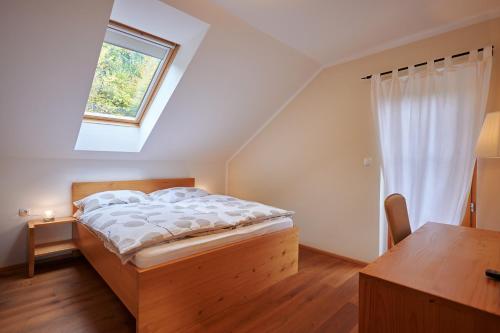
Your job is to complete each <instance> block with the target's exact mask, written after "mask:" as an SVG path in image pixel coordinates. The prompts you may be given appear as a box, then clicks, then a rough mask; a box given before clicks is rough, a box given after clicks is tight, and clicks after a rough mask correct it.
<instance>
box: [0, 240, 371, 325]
mask: <svg viewBox="0 0 500 333" xmlns="http://www.w3.org/2000/svg"><path fill="white" fill-rule="evenodd" d="M361 268H362V266H359V265H356V264H353V263H350V262H347V261H343V260H341V259H336V258H333V257H329V256H326V255H323V254H319V253H315V252H313V251H308V250H306V249H302V250H301V252H300V261H299V273H298V274H296V275H294V276H291V277H289V278H287V279H285V280H283V281H281V282H279V283H277V284H276V285H274V286H272V287H271V288H268V289H267V290H265V291H264V292H262V293H261V294H259V295H257V296H256V297H254V298H252V299H250V300H248V301H247V302H245V303H243V304H240V305H238V306H235V307H232V308H231V309H228V310H226V311H223V312H221V313H217V314H216V315H214V316H212V317H210V318H207V319H206V320H205V321H203V322H202V323H198V324H195V325H193V326H192V327H191V328H190V329H189V330H188V332H190V333H194V332H217V333H219V332H278V333H281V332H283V333H285V332H286V333H288V332H296V333H301V332H314V333H319V332H336V333H355V332H357V323H358V304H357V303H358V301H357V295H358V274H357V273H358V271H359V270H360V269H361ZM0 327H1V331H2V332H9V333H10V332H13V333H14V332H15V333H27V332H29V333H31V332H82V333H83V332H85V333H86V332H90V333H97V332H106V333H108V332H124V333H127V332H134V331H135V320H134V318H133V317H132V316H131V315H130V314H129V312H128V311H127V309H126V308H125V307H124V306H123V304H122V303H121V302H120V301H119V300H118V298H117V297H116V296H115V295H114V294H113V293H112V291H111V290H110V289H109V288H108V286H107V285H106V283H105V282H104V281H103V280H102V279H101V278H100V277H99V276H98V274H97V273H96V272H95V271H94V270H93V268H92V267H91V266H90V265H89V264H88V263H87V262H86V261H85V259H83V258H75V259H67V260H63V261H58V262H50V263H44V264H40V265H38V266H37V274H36V275H35V277H34V278H32V279H26V278H25V275H24V272H23V271H22V270H17V271H7V272H0Z"/></svg>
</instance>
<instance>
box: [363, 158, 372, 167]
mask: <svg viewBox="0 0 500 333" xmlns="http://www.w3.org/2000/svg"><path fill="white" fill-rule="evenodd" d="M371 165H372V158H371V157H365V158H363V166H364V167H365V168H368V167H369V166H371Z"/></svg>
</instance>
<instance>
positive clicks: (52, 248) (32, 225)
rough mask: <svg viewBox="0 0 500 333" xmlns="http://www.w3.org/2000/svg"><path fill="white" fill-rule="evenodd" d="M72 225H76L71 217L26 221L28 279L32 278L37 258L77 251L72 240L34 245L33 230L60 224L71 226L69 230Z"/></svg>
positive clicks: (74, 219)
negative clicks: (47, 220)
mask: <svg viewBox="0 0 500 333" xmlns="http://www.w3.org/2000/svg"><path fill="white" fill-rule="evenodd" d="M74 223H76V218H74V217H72V216H69V217H58V218H56V219H54V221H49V222H45V221H43V220H31V221H28V277H32V276H33V275H34V274H35V259H36V258H37V257H39V256H43V255H46V254H52V253H58V252H63V251H69V250H77V249H78V248H77V246H76V244H75V242H73V239H67V240H62V241H57V242H50V243H42V244H35V230H36V229H39V228H50V227H53V226H55V225H60V224H71V228H74Z"/></svg>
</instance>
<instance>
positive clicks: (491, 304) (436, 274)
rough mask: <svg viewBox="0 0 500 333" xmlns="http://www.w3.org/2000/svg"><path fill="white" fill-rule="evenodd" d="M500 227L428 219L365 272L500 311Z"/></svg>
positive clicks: (432, 293) (364, 272)
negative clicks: (494, 275) (498, 277)
mask: <svg viewBox="0 0 500 333" xmlns="http://www.w3.org/2000/svg"><path fill="white" fill-rule="evenodd" d="M486 268H492V269H496V270H500V232H496V231H488V230H480V229H473V228H467V227H458V226H451V225H446V224H439V223H426V224H425V225H424V226H422V227H421V228H419V229H418V230H416V231H415V232H414V233H413V234H411V235H410V236H408V237H407V238H405V239H404V240H403V241H401V242H400V243H399V244H398V245H396V246H394V247H393V248H392V249H391V250H389V251H388V252H387V253H386V254H384V255H383V256H381V257H380V258H378V259H377V260H376V261H375V262H373V263H372V264H370V265H368V266H367V267H365V268H364V269H363V270H362V271H361V272H360V274H361V275H365V276H369V277H375V278H379V279H382V280H386V281H389V282H392V283H395V284H399V285H402V286H405V287H408V288H412V289H415V290H418V291H421V292H424V293H427V294H430V295H434V296H437V297H441V298H444V299H447V300H450V301H453V302H456V303H460V304H464V305H467V306H471V307H474V308H477V309H480V310H482V311H485V312H489V313H493V314H496V315H498V316H500V281H494V280H492V279H489V278H487V277H486V276H485V275H484V271H485V269H486Z"/></svg>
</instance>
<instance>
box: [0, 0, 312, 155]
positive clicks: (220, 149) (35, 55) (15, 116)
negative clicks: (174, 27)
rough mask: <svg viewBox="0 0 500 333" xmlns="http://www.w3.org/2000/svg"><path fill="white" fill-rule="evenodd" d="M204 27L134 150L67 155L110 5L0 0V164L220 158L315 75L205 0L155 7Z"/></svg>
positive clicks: (103, 0)
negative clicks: (12, 160) (2, 160)
mask: <svg viewBox="0 0 500 333" xmlns="http://www.w3.org/2000/svg"><path fill="white" fill-rule="evenodd" d="M164 2H165V3H167V4H170V5H172V6H174V7H176V8H178V9H179V10H181V11H184V12H186V13H187V14H189V15H192V16H195V17H197V18H199V19H201V20H203V21H205V22H207V23H208V24H210V25H211V27H210V29H209V31H208V33H207V35H206V37H205V39H204V40H203V42H202V44H201V46H200V48H199V49H198V52H197V54H196V55H195V57H194V59H193V60H192V62H191V64H190V65H189V67H188V69H187V71H186V73H185V74H184V77H183V78H182V80H181V82H180V83H179V85H178V86H177V89H176V90H175V92H174V94H173V95H172V98H171V99H170V101H169V103H168V104H167V106H166V109H165V111H164V112H163V113H162V115H161V117H160V119H159V121H158V123H157V125H156V127H155V128H154V129H153V132H152V133H151V135H150V137H149V139H148V141H147V142H146V144H145V145H144V148H143V149H142V151H141V152H139V153H107V152H80V151H74V149H73V148H74V146H75V141H76V137H77V134H78V129H79V127H80V123H81V119H82V115H83V111H84V108H85V103H86V100H87V96H88V92H89V89H90V85H91V81H92V77H93V73H94V70H95V65H96V63H97V58H98V54H99V50H100V47H101V43H102V39H103V37H104V31H105V28H106V25H107V21H108V19H109V16H110V12H111V8H112V4H113V1H112V0H85V1H83V0H69V1H59V0H45V1H28V0H22V1H19V0H7V1H2V3H1V10H0V31H1V33H0V42H1V45H2V47H1V48H0V87H1V90H0V157H7V156H15V157H31V158H33V157H34V158H97V159H148V160H193V161H195V160H221V159H222V160H225V159H227V158H228V157H229V156H231V155H232V154H233V153H234V152H235V151H236V150H237V149H238V148H239V147H240V146H241V145H242V143H243V142H244V141H245V140H246V139H248V138H249V137H250V136H251V135H252V134H253V133H254V132H255V130H256V129H257V128H258V127H259V126H261V125H262V123H264V122H265V121H266V120H267V119H268V118H269V117H270V116H271V115H272V114H273V113H274V112H276V110H277V109H278V108H279V107H280V106H281V105H282V104H283V103H284V102H285V101H286V100H287V99H288V98H289V97H290V96H291V95H293V93H294V92H295V91H296V90H297V89H298V88H299V87H300V86H301V85H302V84H303V83H304V82H305V81H306V80H307V79H308V78H309V77H310V76H311V75H312V74H313V73H315V72H316V71H317V69H318V68H319V64H318V63H316V62H315V61H313V60H312V59H310V58H308V57H306V56H304V55H303V54H301V53H300V52H298V51H296V50H295V49H293V48H290V47H289V46H287V45H285V44H283V43H281V42H279V41H277V40H276V39H274V38H272V37H271V36H269V35H267V34H265V33H262V32H260V31H258V30H257V29H255V28H253V27H251V26H250V25H249V24H247V23H245V22H244V21H243V20H241V19H240V18H237V17H235V16H233V15H231V14H229V13H228V12H227V11H226V10H225V9H223V8H222V7H220V6H218V5H216V4H214V3H212V2H209V1H196V0H183V1H164Z"/></svg>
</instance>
